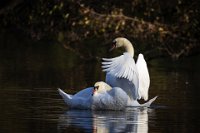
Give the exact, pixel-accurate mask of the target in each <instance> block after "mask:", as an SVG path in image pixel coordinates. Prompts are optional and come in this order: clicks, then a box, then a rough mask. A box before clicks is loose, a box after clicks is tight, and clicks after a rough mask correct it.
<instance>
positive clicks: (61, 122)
mask: <svg viewBox="0 0 200 133" xmlns="http://www.w3.org/2000/svg"><path fill="white" fill-rule="evenodd" d="M1 40H2V38H1ZM15 42H17V44H15ZM2 43H3V44H2V45H1V50H0V51H1V53H0V60H1V62H0V132H1V133H13V132H15V133H27V132H31V133H56V132H58V133H64V132H73V133H79V132H103V133H108V132H110V133H115V132H134V133H155V132H157V133H173V132H174V133H177V132H180V133H181V132H200V128H199V127H200V115H199V111H200V107H199V101H200V96H199V94H200V84H199V81H200V78H199V75H200V70H199V68H200V62H199V56H195V57H190V58H185V59H181V60H179V61H171V60H170V59H166V58H160V59H156V60H151V61H149V62H148V66H149V73H150V78H151V85H150V94H149V95H150V98H153V97H154V96H158V98H157V100H156V101H155V102H154V104H153V106H152V107H151V108H127V109H126V110H125V111H89V110H70V109H68V108H67V107H66V106H65V104H64V102H63V100H62V99H61V97H60V96H59V94H58V92H57V88H62V89H63V90H65V91H66V92H68V93H75V92H77V91H79V90H81V89H84V88H86V87H89V86H93V84H94V82H96V81H99V80H104V76H105V74H104V73H103V72H101V66H100V61H83V60H81V59H80V58H78V57H77V56H75V55H74V53H73V52H70V51H67V50H65V49H63V47H62V46H60V45H58V44H53V43H49V44H48V43H46V42H45V41H44V42H42V41H40V43H38V42H33V43H31V44H30V42H29V41H26V40H22V41H21V40H20V39H18V40H17V39H16V38H15V37H13V38H11V39H3V41H2ZM8 44H9V45H8ZM26 46H27V47H26ZM141 102H142V101H141Z"/></svg>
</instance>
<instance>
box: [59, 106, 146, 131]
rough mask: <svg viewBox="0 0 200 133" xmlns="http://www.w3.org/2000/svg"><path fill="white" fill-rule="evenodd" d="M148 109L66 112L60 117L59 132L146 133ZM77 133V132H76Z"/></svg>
mask: <svg viewBox="0 0 200 133" xmlns="http://www.w3.org/2000/svg"><path fill="white" fill-rule="evenodd" d="M148 110H149V108H127V109H126V111H91V110H68V111H66V112H65V113H64V114H62V115H60V117H59V123H58V130H60V132H65V131H67V132H68V131H70V130H71V129H72V128H73V129H79V130H80V131H82V132H83V130H84V132H94V133H113V132H133V133H147V132H148V112H149V111H148ZM76 131H77V130H76Z"/></svg>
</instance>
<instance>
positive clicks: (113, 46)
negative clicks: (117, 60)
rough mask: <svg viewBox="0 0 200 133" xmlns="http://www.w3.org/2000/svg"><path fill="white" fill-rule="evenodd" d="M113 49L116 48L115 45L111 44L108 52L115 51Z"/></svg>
mask: <svg viewBox="0 0 200 133" xmlns="http://www.w3.org/2000/svg"><path fill="white" fill-rule="evenodd" d="M115 48H116V43H113V44H112V47H111V48H110V50H109V52H110V51H112V50H113V49H115Z"/></svg>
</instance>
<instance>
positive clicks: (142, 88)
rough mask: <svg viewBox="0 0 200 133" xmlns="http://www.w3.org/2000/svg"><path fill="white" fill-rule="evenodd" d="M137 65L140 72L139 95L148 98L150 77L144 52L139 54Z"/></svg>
mask: <svg viewBox="0 0 200 133" xmlns="http://www.w3.org/2000/svg"><path fill="white" fill-rule="evenodd" d="M136 67H137V70H138V74H139V89H138V91H139V97H141V98H143V99H144V100H148V91H149V85H150V78H149V72H148V68H147V63H146V61H145V59H144V56H143V55H142V54H139V56H138V59H137V62H136Z"/></svg>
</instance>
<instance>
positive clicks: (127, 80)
mask: <svg viewBox="0 0 200 133" xmlns="http://www.w3.org/2000/svg"><path fill="white" fill-rule="evenodd" d="M113 43H114V45H113V48H118V47H124V48H125V53H124V54H123V55H121V56H118V57H115V58H111V59H107V58H103V62H102V65H103V66H102V68H103V71H105V72H106V83H108V84H109V85H111V86H112V87H120V88H122V89H123V90H124V91H125V92H126V93H127V94H128V96H129V98H130V99H129V102H128V106H129V105H130V106H133V105H137V103H138V102H137V101H136V100H138V99H141V98H142V99H144V100H148V91H149V85H150V78H149V72H148V68H147V64H146V61H145V59H144V57H143V55H142V54H139V56H138V59H137V62H136V63H135V61H134V59H133V56H134V49H133V45H132V44H131V42H130V41H129V40H127V39H126V38H116V39H115V40H114V41H113ZM138 104H139V103H138Z"/></svg>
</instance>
